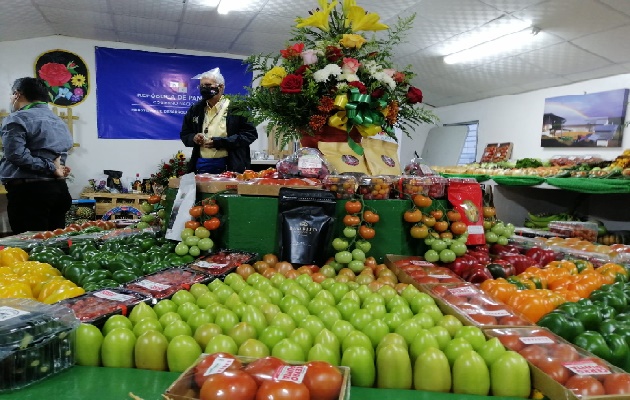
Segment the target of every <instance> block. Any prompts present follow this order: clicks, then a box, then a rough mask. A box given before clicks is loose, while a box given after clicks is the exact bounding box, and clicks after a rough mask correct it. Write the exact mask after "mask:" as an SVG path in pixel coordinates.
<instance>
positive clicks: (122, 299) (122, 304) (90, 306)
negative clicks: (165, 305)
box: [59, 288, 149, 325]
mask: <svg viewBox="0 0 630 400" xmlns="http://www.w3.org/2000/svg"><path fill="white" fill-rule="evenodd" d="M148 300H149V296H147V295H144V294H142V293H138V292H134V291H132V290H127V289H123V288H112V289H104V290H97V291H94V292H89V293H85V294H83V295H81V296H78V297H73V298H71V299H65V300H62V301H61V302H59V304H60V305H62V306H64V307H68V308H69V309H71V310H72V311H74V315H75V316H76V317H77V318H78V319H79V320H80V321H81V322H85V323H91V324H93V325H99V324H100V323H101V322H104V320H105V319H107V318H108V317H109V316H111V315H114V314H122V315H125V316H126V315H129V312H130V311H131V309H132V308H133V307H134V306H135V305H137V304H139V303H141V302H144V301H148Z"/></svg>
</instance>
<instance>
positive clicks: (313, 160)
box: [298, 154, 322, 169]
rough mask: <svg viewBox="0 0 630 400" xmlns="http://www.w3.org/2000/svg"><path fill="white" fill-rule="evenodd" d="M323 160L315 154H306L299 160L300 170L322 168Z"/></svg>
mask: <svg viewBox="0 0 630 400" xmlns="http://www.w3.org/2000/svg"><path fill="white" fill-rule="evenodd" d="M321 167H322V160H321V159H320V158H319V157H318V156H316V155H314V154H305V155H303V156H301V157H300V158H298V168H299V169H311V168H321Z"/></svg>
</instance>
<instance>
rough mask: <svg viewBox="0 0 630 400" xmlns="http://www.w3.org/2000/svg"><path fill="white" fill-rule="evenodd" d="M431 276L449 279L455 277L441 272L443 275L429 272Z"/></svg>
mask: <svg viewBox="0 0 630 400" xmlns="http://www.w3.org/2000/svg"><path fill="white" fill-rule="evenodd" d="M429 276H430V277H431V278H435V279H449V278H452V277H453V275H444V274H441V275H438V274H436V275H433V274H429Z"/></svg>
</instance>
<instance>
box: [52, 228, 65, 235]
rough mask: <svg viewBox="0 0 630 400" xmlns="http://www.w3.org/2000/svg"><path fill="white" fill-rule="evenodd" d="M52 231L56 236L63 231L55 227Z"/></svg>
mask: <svg viewBox="0 0 630 400" xmlns="http://www.w3.org/2000/svg"><path fill="white" fill-rule="evenodd" d="M52 233H53V235H55V236H58V235H61V234H64V233H65V232H64V231H63V229H61V228H57V229H55V230H54V231H52Z"/></svg>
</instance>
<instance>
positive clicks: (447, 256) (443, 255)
mask: <svg viewBox="0 0 630 400" xmlns="http://www.w3.org/2000/svg"><path fill="white" fill-rule="evenodd" d="M455 258H457V255H455V252H454V251H453V250H450V249H444V250H442V251H440V261H442V262H443V263H450V262H453V261H455Z"/></svg>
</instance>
